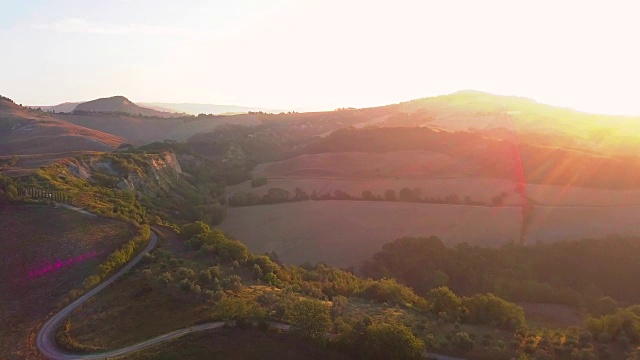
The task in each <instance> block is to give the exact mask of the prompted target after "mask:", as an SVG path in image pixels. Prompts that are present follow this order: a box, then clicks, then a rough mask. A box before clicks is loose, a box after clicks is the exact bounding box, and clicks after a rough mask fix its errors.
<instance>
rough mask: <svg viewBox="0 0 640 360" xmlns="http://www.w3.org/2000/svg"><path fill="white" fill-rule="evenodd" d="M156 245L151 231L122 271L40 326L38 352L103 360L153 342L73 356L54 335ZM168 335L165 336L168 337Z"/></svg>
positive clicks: (62, 358) (54, 358) (58, 359)
mask: <svg viewBox="0 0 640 360" xmlns="http://www.w3.org/2000/svg"><path fill="white" fill-rule="evenodd" d="M157 243H158V237H157V235H156V234H155V233H154V232H153V231H151V234H150V237H149V243H148V244H147V246H146V247H145V248H144V250H142V251H141V252H140V253H139V254H138V255H137V256H136V257H134V258H133V260H131V261H129V262H128V263H127V264H126V265H125V266H124V267H123V268H122V269H120V270H119V271H118V272H116V273H115V274H113V275H112V276H111V277H110V278H109V279H107V280H105V281H104V282H102V283H101V284H100V285H98V286H96V287H95V288H93V289H91V290H90V291H88V292H87V293H85V294H84V295H82V296H81V297H79V298H78V299H76V300H75V301H74V302H72V303H71V304H69V305H67V306H66V307H65V308H64V309H62V310H60V312H58V313H57V314H55V315H54V316H52V317H51V318H50V319H49V320H47V322H46V323H45V324H44V325H43V326H42V328H41V329H40V331H39V332H38V336H37V338H36V346H37V347H38V350H40V352H41V353H42V355H44V357H46V358H47V359H51V360H68V359H87V360H88V359H104V358H105V357H109V356H116V355H123V354H127V353H129V352H133V351H137V350H139V349H143V348H145V346H143V347H140V348H136V347H137V346H140V345H142V344H144V343H146V342H150V341H153V340H154V339H151V340H148V341H146V342H143V343H141V344H136V345H132V346H130V347H128V348H124V349H120V350H115V351H110V352H105V353H99V354H83V355H77V354H75V355H74V354H69V353H65V352H64V351H62V350H60V349H59V348H58V345H57V344H56V340H55V335H56V331H57V330H58V329H59V328H60V327H61V326H62V323H63V322H64V320H65V319H66V318H67V317H68V316H69V315H71V313H72V312H73V310H75V309H76V308H78V307H79V306H80V305H82V304H83V303H84V302H85V301H87V300H89V298H91V297H92V296H93V295H95V294H97V293H98V292H100V291H102V290H103V289H104V288H106V287H107V286H109V285H110V284H111V283H113V282H114V281H116V280H117V279H118V278H120V277H121V276H122V275H124V274H125V273H126V272H127V271H129V270H130V269H131V268H132V267H134V266H135V265H136V264H137V263H138V262H140V260H142V257H143V256H144V254H146V253H148V252H149V251H151V250H152V249H153V248H154V247H155V246H156V244H157ZM170 334H173V333H170ZM170 334H167V335H170ZM182 335H184V334H182ZM178 336H181V335H177V336H175V335H174V337H178ZM152 344H155V342H153V343H151V344H149V345H147V346H151V345H152ZM127 349H132V350H129V351H127Z"/></svg>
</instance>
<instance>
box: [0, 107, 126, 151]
mask: <svg viewBox="0 0 640 360" xmlns="http://www.w3.org/2000/svg"><path fill="white" fill-rule="evenodd" d="M123 141H124V140H123V139H122V138H120V137H118V136H114V135H111V134H108V133H104V132H100V131H96V130H92V129H89V128H85V127H82V126H78V125H74V124H71V123H69V122H66V121H63V120H60V119H56V118H54V117H52V116H51V115H49V114H47V113H43V112H39V111H37V110H32V109H28V108H25V107H22V106H19V105H16V104H14V103H13V102H11V101H10V100H6V99H0V155H26V154H43V153H60V152H69V151H79V150H85V151H109V150H113V149H115V148H117V147H118V146H119V145H120V144H121V143H122V142H123Z"/></svg>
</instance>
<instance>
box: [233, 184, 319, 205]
mask: <svg viewBox="0 0 640 360" xmlns="http://www.w3.org/2000/svg"><path fill="white" fill-rule="evenodd" d="M306 200H309V194H307V193H306V192H305V191H304V190H302V189H300V188H296V189H295V191H294V193H293V194H291V193H290V192H289V191H287V190H285V189H283V188H279V187H273V188H269V190H267V193H266V194H264V195H263V196H262V197H259V196H257V195H255V194H253V193H252V192H248V191H238V192H236V193H234V194H233V195H232V196H231V198H230V199H229V205H230V206H253V205H265V204H279V203H285V202H293V201H306Z"/></svg>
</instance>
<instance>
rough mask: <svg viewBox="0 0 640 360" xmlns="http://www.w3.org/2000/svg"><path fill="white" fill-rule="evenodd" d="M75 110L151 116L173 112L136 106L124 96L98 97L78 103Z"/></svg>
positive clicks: (167, 115) (170, 115)
mask: <svg viewBox="0 0 640 360" xmlns="http://www.w3.org/2000/svg"><path fill="white" fill-rule="evenodd" d="M74 111H75V112H89V113H91V112H101V113H126V114H131V115H141V116H151V117H172V116H174V114H172V113H168V112H162V111H157V110H153V109H149V108H145V107H141V106H138V105H136V104H134V103H133V102H131V101H130V100H129V99H127V98H126V97H124V96H112V97H108V98H100V99H96V100H91V101H87V102H84V103H81V104H78V105H77V106H76V108H75V109H74Z"/></svg>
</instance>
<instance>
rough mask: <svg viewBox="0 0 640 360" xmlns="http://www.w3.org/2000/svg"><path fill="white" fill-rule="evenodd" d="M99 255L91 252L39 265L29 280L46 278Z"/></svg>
mask: <svg viewBox="0 0 640 360" xmlns="http://www.w3.org/2000/svg"><path fill="white" fill-rule="evenodd" d="M97 255H98V253H97V252H96V251H91V252H88V253H84V254H81V255H77V256H72V257H69V258H67V259H60V260H56V261H54V262H47V263H45V264H42V265H39V266H37V267H36V268H34V269H32V270H31V271H29V275H28V278H29V279H33V278H37V277H41V276H44V275H46V274H48V273H50V272H53V271H57V270H59V269H61V268H63V267H66V266H69V265H73V264H77V263H80V262H82V261H85V260H88V259H91V258H94V257H96V256H97Z"/></svg>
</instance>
